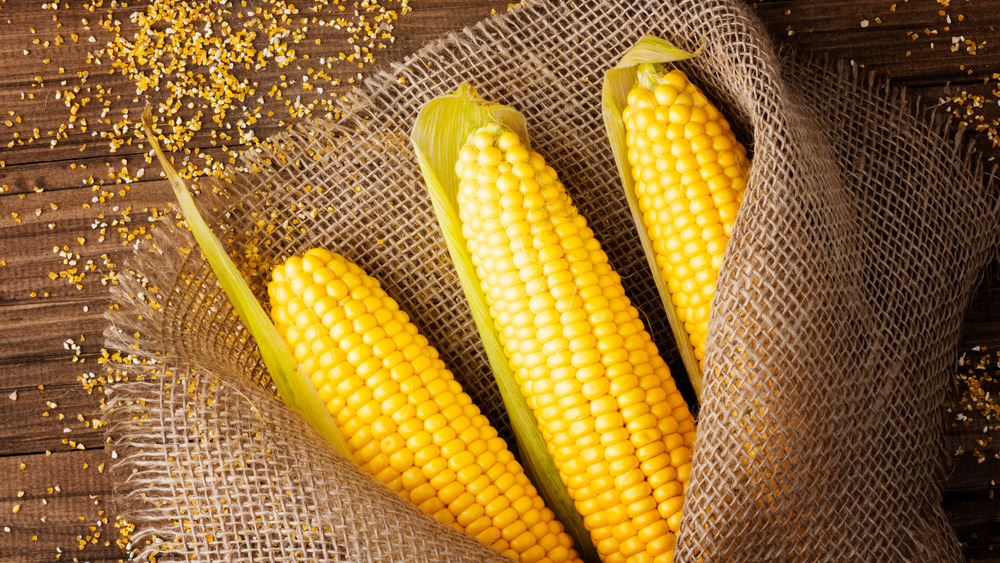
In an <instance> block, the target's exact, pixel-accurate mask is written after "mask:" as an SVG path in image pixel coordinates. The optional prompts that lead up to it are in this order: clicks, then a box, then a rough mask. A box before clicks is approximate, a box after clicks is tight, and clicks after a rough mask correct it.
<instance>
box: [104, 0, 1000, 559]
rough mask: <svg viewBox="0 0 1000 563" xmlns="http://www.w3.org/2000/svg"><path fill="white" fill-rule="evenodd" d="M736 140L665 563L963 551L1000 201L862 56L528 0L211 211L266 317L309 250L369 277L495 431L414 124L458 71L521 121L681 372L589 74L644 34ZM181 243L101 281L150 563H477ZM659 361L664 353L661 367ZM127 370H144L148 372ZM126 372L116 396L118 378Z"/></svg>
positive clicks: (426, 55) (275, 146)
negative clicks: (291, 389) (682, 482)
mask: <svg viewBox="0 0 1000 563" xmlns="http://www.w3.org/2000/svg"><path fill="white" fill-rule="evenodd" d="M646 34H650V35H656V36H659V37H663V38H665V39H668V40H669V41H671V42H673V43H675V44H677V45H678V46H680V47H682V48H687V49H691V50H693V49H695V48H698V47H699V46H700V47H702V49H703V50H702V53H701V55H700V56H698V57H697V58H695V59H693V60H692V61H689V62H685V63H682V65H681V66H683V68H685V70H687V71H688V73H689V74H690V75H691V76H692V78H693V80H694V81H695V82H697V83H699V84H700V85H702V86H703V87H704V89H705V90H706V91H707V93H708V94H709V96H710V97H711V98H712V99H714V100H715V101H716V102H717V103H718V105H719V106H720V107H721V109H722V110H723V113H725V114H726V115H727V116H728V117H729V118H730V121H732V122H733V123H734V126H735V128H736V129H737V131H738V132H739V134H740V135H741V136H742V138H743V140H744V141H746V142H747V143H748V146H749V147H750V148H751V153H752V159H753V166H752V170H751V174H750V181H749V185H748V188H747V192H746V200H745V202H744V204H743V208H742V210H741V212H740V217H739V219H738V220H737V224H736V227H735V229H734V231H733V235H732V239H731V242H730V246H729V248H728V250H727V255H726V264H725V267H724V269H723V272H722V274H721V276H720V279H719V285H718V291H717V294H716V295H717V297H716V301H715V303H714V309H713V314H712V325H711V329H710V332H711V334H710V338H709V342H708V355H707V360H706V377H705V382H706V390H705V393H704V397H703V402H702V405H701V409H700V414H699V419H698V438H697V444H696V447H695V452H694V463H693V472H692V476H691V482H690V488H689V492H688V498H687V501H686V502H687V504H686V505H685V508H684V510H685V518H684V522H683V524H682V528H681V533H680V535H679V537H678V549H677V560H679V561H719V562H733V561H904V560H910V561H951V560H959V559H960V553H959V549H958V543H957V541H956V539H955V537H954V535H953V533H952V531H951V529H950V527H949V525H948V523H947V520H946V518H945V515H944V513H943V510H942V508H941V493H940V487H941V482H942V479H943V477H944V468H945V464H946V461H947V459H946V456H945V455H944V452H943V450H942V413H941V407H940V405H941V403H942V400H943V394H944V391H945V387H946V384H947V381H948V378H949V375H950V372H951V367H952V362H953V361H954V356H955V347H956V344H957V339H958V336H959V330H960V324H961V320H962V317H963V311H964V309H965V308H966V306H967V304H968V302H969V299H970V295H971V293H972V291H973V289H974V286H975V283H976V281H977V280H978V272H979V271H980V269H981V267H982V266H983V265H984V263H986V262H987V261H988V260H989V259H990V257H991V256H992V253H993V252H994V249H995V246H996V239H997V227H996V225H997V224H998V217H1000V213H998V198H997V193H996V190H995V187H994V186H993V185H987V184H986V182H985V181H984V178H985V177H986V175H985V174H984V171H983V170H982V168H981V167H980V166H978V165H976V164H975V162H976V160H975V154H972V153H970V151H968V150H967V149H966V148H965V145H966V143H964V142H963V141H962V140H961V139H960V135H956V134H955V132H954V131H951V130H949V128H948V127H947V126H946V124H945V123H944V121H943V120H942V119H940V118H936V117H933V116H928V115H926V114H918V112H917V111H916V109H914V108H915V107H916V105H917V104H914V103H911V102H910V101H906V100H904V99H903V98H902V95H901V93H900V92H898V91H892V90H889V89H887V88H885V87H883V86H882V85H878V84H874V83H872V82H871V81H869V80H868V78H866V77H859V76H858V75H857V74H856V72H855V70H854V68H853V67H851V66H848V65H832V64H825V63H815V62H809V61H804V60H802V59H799V58H795V57H793V56H790V55H788V54H787V53H785V54H781V53H779V52H778V51H776V49H775V48H774V46H773V45H772V44H771V42H770V40H769V39H768V37H767V34H766V32H765V30H764V28H763V26H762V25H761V23H760V22H759V21H758V20H757V19H756V16H755V15H754V14H753V13H752V11H750V10H749V9H748V8H747V7H746V6H744V5H742V4H740V3H738V2H734V1H729V0H687V1H685V0H676V1H671V2H660V1H640V2H634V1H625V0H618V1H614V0H607V1H587V2H578V3H574V5H573V6H572V7H569V6H567V5H564V3H562V2H559V1H551V2H537V3H532V4H529V6H528V7H525V8H521V9H518V10H516V11H515V12H514V13H511V14H505V15H503V16H498V17H495V18H493V19H491V20H489V21H487V22H484V23H482V24H480V25H479V26H477V27H475V28H472V29H469V30H466V31H464V32H462V33H457V34H452V35H449V36H447V37H444V38H442V39H440V40H438V41H436V42H434V43H432V44H429V45H428V46H426V47H425V48H424V49H422V50H421V51H419V52H418V53H417V54H416V55H414V56H413V57H411V58H409V59H407V60H406V61H405V62H403V63H401V64H397V65H394V66H392V67H391V69H389V70H387V71H384V72H383V73H381V74H379V75H376V76H374V77H372V78H369V79H368V80H367V82H366V86H365V88H364V90H363V91H360V92H358V93H356V94H355V96H356V99H355V101H356V102H357V104H358V105H357V107H356V108H354V109H351V110H349V111H348V119H347V120H346V121H345V123H348V124H351V126H350V127H342V126H338V125H333V124H329V123H309V124H304V125H303V126H302V127H300V128H298V129H296V130H294V131H290V132H288V133H287V134H283V135H281V136H280V137H279V138H277V139H274V140H273V141H272V146H271V147H269V148H263V147H262V148H260V149H258V150H252V151H250V152H248V153H247V154H246V155H245V156H244V163H245V164H246V166H247V167H248V168H250V169H254V170H256V171H258V172H255V173H249V174H235V173H234V175H233V182H232V183H231V184H225V185H224V186H222V187H221V189H219V190H217V191H214V192H213V190H210V189H207V188H208V187H207V186H203V187H204V188H206V189H203V190H202V192H203V194H202V195H201V196H200V197H199V202H200V205H202V206H203V208H204V209H205V212H206V214H207V215H208V218H209V220H210V222H211V223H214V224H216V225H217V226H218V232H219V235H220V237H222V238H223V240H224V241H226V244H227V245H228V246H229V248H231V249H232V252H233V254H234V257H236V259H237V261H238V262H239V263H240V264H241V265H243V267H244V268H245V274H246V276H247V278H248V280H249V281H250V282H251V285H252V286H253V288H254V289H255V291H256V292H257V294H258V296H259V297H260V298H261V299H262V301H263V302H266V292H265V291H264V283H265V282H266V275H267V271H268V268H269V266H270V265H271V264H274V263H275V262H276V261H278V260H279V259H281V258H283V257H286V256H288V255H290V254H294V253H299V252H302V251H304V250H305V249H307V248H309V247H312V246H322V247H326V248H329V249H330V250H333V251H336V252H340V253H342V254H344V255H345V256H347V257H348V258H350V259H352V260H354V261H356V262H357V263H358V264H359V265H360V266H361V267H363V268H364V269H366V270H367V271H368V272H369V273H370V274H371V275H373V276H374V277H376V278H377V279H379V280H380V281H381V282H382V283H383V286H384V287H385V289H386V290H387V291H388V293H389V294H390V295H392V296H393V297H394V298H396V299H397V300H398V301H399V302H400V305H401V307H402V308H403V309H404V310H406V311H408V312H409V313H410V314H411V316H412V318H413V319H414V321H415V323H416V324H417V325H418V326H419V327H420V329H421V331H422V333H423V334H424V335H426V336H427V337H428V339H429V340H430V342H431V343H432V344H434V345H435V346H436V347H438V349H439V350H440V352H441V356H442V357H443V359H444V360H445V361H446V362H447V363H448V365H449V366H450V367H451V368H452V370H453V371H454V373H455V375H456V378H457V379H459V381H460V382H461V383H462V384H463V386H464V387H465V390H466V391H468V392H469V394H470V395H471V396H472V397H473V399H474V400H475V401H476V403H477V404H478V405H480V407H481V408H482V410H483V412H484V413H485V414H486V415H487V416H488V417H489V418H490V419H491V421H492V422H493V423H494V425H495V426H496V427H497V428H498V429H499V431H500V434H501V436H503V437H505V438H507V439H511V433H510V427H509V423H508V422H507V420H506V417H505V415H504V412H503V407H502V403H501V400H500V396H499V393H498V392H497V390H496V387H495V385H494V384H493V382H492V378H491V377H492V376H491V373H490V370H489V367H488V364H487V361H486V356H485V353H484V352H483V351H482V350H481V345H480V341H479V338H478V334H477V332H476V329H475V325H474V323H473V320H472V317H471V315H470V313H469V311H468V309H467V307H466V305H465V302H464V297H463V294H462V291H461V288H460V285H459V282H458V278H457V276H456V275H455V273H454V270H453V267H452V265H451V262H450V259H449V257H448V254H447V250H446V248H445V245H444V240H443V238H442V236H441V234H440V232H439V231H438V229H437V224H436V222H435V218H434V215H433V211H432V207H431V203H430V200H429V197H428V195H427V193H426V190H425V188H424V185H423V181H422V179H421V176H420V172H419V169H418V167H417V163H416V160H415V157H414V155H413V153H412V150H411V147H410V142H409V138H408V136H409V133H410V130H411V128H412V125H413V123H414V118H415V116H416V114H417V111H418V110H419V108H420V107H421V106H422V105H423V104H424V103H426V102H427V101H429V100H431V99H432V98H434V97H436V96H438V95H441V94H444V93H448V92H451V91H452V90H454V89H455V88H456V87H457V86H458V85H459V84H460V83H461V82H469V83H471V84H472V85H473V86H475V87H476V88H477V89H478V90H479V92H480V93H481V94H482V95H483V96H485V97H486V98H488V99H489V100H491V101H495V102H500V103H505V104H509V105H512V106H513V107H515V108H517V109H519V110H520V111H522V112H523V113H524V114H525V115H526V116H527V120H528V129H529V132H530V134H531V142H532V145H533V148H535V149H536V150H538V151H540V152H541V153H543V154H544V155H545V156H546V157H547V159H548V161H549V163H550V164H551V165H552V166H553V167H554V168H555V169H556V170H558V172H559V174H560V178H561V180H563V182H565V184H566V185H567V187H568V189H569V190H570V192H571V195H572V197H573V198H574V201H575V203H576V204H577V205H578V207H579V208H580V210H581V212H582V213H583V214H584V215H585V216H586V217H588V219H589V221H590V223H591V226H592V227H593V228H594V230H595V232H596V233H597V236H598V238H599V239H600V240H601V242H602V244H603V245H604V248H605V250H606V251H607V252H608V254H609V255H610V257H611V260H612V262H613V264H614V265H615V267H616V269H617V270H618V271H619V273H620V274H622V277H623V278H624V283H625V286H626V290H627V292H628V294H629V296H630V298H631V299H632V302H633V304H635V305H636V306H637V307H638V308H639V309H640V310H641V311H642V312H643V314H644V315H645V317H646V320H647V322H648V327H649V329H650V332H651V334H653V336H654V338H655V339H656V340H657V342H658V344H659V346H660V348H661V350H662V351H663V352H664V355H665V357H666V358H667V359H668V360H670V361H671V363H672V365H673V366H675V370H674V371H675V374H677V375H678V378H679V379H683V377H682V376H681V374H682V373H683V372H682V371H681V370H680V368H679V362H678V361H677V360H676V358H677V356H676V354H675V353H673V352H672V350H673V343H672V342H671V341H670V338H671V333H670V330H669V328H668V324H667V321H666V316H665V314H664V313H663V309H662V304H661V301H660V298H659V295H658V294H657V293H656V289H655V284H654V283H653V280H652V278H651V276H650V271H649V267H648V264H647V262H646V259H645V257H644V255H643V254H642V251H641V248H640V245H639V242H638V238H637V236H636V230H635V227H634V225H633V224H632V220H631V216H630V214H629V211H628V207H627V204H626V201H625V198H624V196H623V194H622V192H621V187H620V184H619V180H618V177H617V172H616V168H615V164H614V161H613V159H612V154H611V150H610V147H609V146H608V144H607V140H606V137H605V132H604V128H603V123H602V120H601V111H600V90H601V83H602V79H603V73H604V71H605V70H606V69H608V68H609V67H610V66H611V65H613V64H614V62H616V61H617V59H618V58H619V57H620V56H621V55H622V54H623V53H624V52H625V51H626V50H627V49H628V48H629V47H630V46H631V45H633V44H634V43H635V41H636V40H637V39H638V38H639V37H641V36H642V35H646ZM192 247H193V242H192V241H191V239H190V237H189V236H188V234H187V233H186V232H185V231H184V230H183V229H182V228H178V227H176V226H171V225H168V224H166V223H163V224H161V227H160V228H159V229H157V234H156V236H155V237H154V239H153V241H152V242H151V243H148V244H145V245H142V246H140V247H139V249H138V250H137V252H136V257H135V259H134V260H133V261H132V262H131V263H130V266H131V267H132V269H133V270H135V271H136V272H138V274H137V275H136V276H134V277H132V278H127V279H126V278H123V280H122V283H121V285H120V286H119V287H118V289H117V290H116V292H115V296H116V300H117V302H118V305H119V307H118V309H117V310H116V311H113V312H112V313H111V320H112V321H113V329H111V330H109V331H108V333H107V334H108V342H109V346H113V347H117V348H119V349H121V350H122V351H123V352H126V353H127V354H129V355H130V356H129V358H132V359H130V360H128V361H122V362H119V363H118V364H116V367H117V368H118V369H119V370H121V375H122V376H123V377H122V379H123V380H122V381H121V382H119V383H116V384H114V385H112V386H111V388H110V393H111V398H110V400H109V405H110V408H109V413H110V414H109V418H110V419H111V420H113V421H114V424H113V425H112V427H111V428H112V431H113V435H114V436H115V437H116V439H117V444H118V446H117V447H118V449H119V451H120V452H121V453H123V455H122V456H121V458H120V459H119V461H118V463H117V464H116V465H115V468H114V469H115V472H116V473H115V474H116V475H117V476H118V478H120V479H121V488H122V490H127V491H131V492H130V493H128V494H127V495H126V496H124V497H123V498H122V499H121V505H120V506H121V508H122V510H123V511H124V512H125V515H126V516H127V517H128V518H129V519H130V520H132V521H134V522H135V523H136V524H137V526H138V533H137V535H136V537H135V538H134V541H133V545H134V546H136V547H137V549H141V554H140V555H141V556H146V555H149V554H151V553H161V554H162V555H161V557H160V559H161V560H163V559H164V558H178V559H181V558H182V559H188V558H190V560H195V561H222V560H229V561H232V560H251V559H253V560H274V561H288V560H324V561H332V560H342V561H360V562H368V561H370V562H382V561H488V560H491V559H499V556H498V555H497V554H495V553H493V552H492V551H491V550H489V549H487V548H485V547H484V546H482V545H480V544H478V543H477V542H475V541H473V540H470V539H468V538H464V537H462V536H461V535H459V534H458V533H457V532H454V531H453V530H450V529H448V528H446V527H444V526H441V525H440V524H438V523H437V522H435V521H434V520H432V519H431V518H429V517H427V516H425V515H423V514H420V513H419V512H418V511H416V510H415V509H413V508H412V507H409V506H407V505H406V504H405V503H404V502H403V501H401V500H400V499H399V498H398V497H396V496H395V495H393V494H392V493H391V492H390V491H389V489H387V488H385V487H383V486H382V485H379V484H378V483H376V482H374V481H373V480H371V479H369V478H368V477H366V476H365V475H363V474H362V473H361V472H360V471H359V470H358V469H357V468H356V467H354V466H353V465H352V464H351V463H349V462H348V461H346V460H345V459H344V458H342V457H340V456H339V455H338V454H336V453H335V452H333V451H332V449H331V448H330V447H329V446H328V445H327V444H326V443H325V442H324V441H323V440H322V438H320V437H319V436H318V435H317V434H316V433H315V432H313V431H312V430H311V429H310V428H308V427H307V426H305V425H304V424H303V422H302V421H301V419H300V417H298V416H297V415H296V414H295V413H292V412H290V411H289V410H288V409H287V408H285V407H284V406H283V405H282V404H281V403H280V401H278V400H277V399H276V397H275V395H274V393H273V391H272V389H271V388H270V386H268V384H267V378H266V374H265V371H264V369H263V367H262V364H261V363H260V360H259V357H258V356H257V354H256V349H255V347H254V344H253V342H252V340H250V339H249V337H248V336H247V335H246V333H245V332H244V330H243V329H242V327H241V325H240V323H239V320H238V319H237V317H236V316H235V314H234V313H233V311H232V309H231V307H230V306H229V305H228V303H227V302H226V300H225V298H224V297H223V296H222V295H221V293H220V289H219V287H218V285H217V284H216V282H215V280H214V277H213V276H212V275H211V273H210V272H209V270H208V268H207V266H206V264H205V263H204V262H203V261H202V260H201V259H200V258H199V256H198V253H197V252H196V251H195V252H191V251H190V249H191V248H192ZM672 354H673V355H672ZM140 360H143V361H142V362H140ZM124 376H127V378H128V380H127V381H125V380H124Z"/></svg>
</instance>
